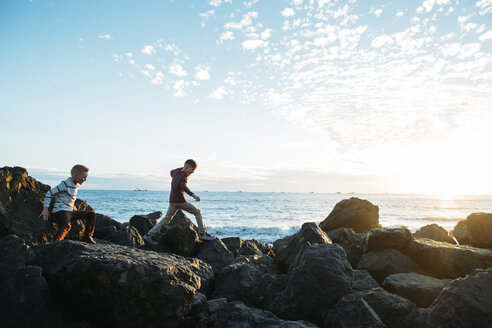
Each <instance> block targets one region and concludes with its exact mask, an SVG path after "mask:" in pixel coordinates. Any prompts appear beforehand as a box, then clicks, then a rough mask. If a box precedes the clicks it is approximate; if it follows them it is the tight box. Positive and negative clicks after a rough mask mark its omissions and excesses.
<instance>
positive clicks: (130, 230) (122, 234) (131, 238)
mask: <svg viewBox="0 0 492 328" xmlns="http://www.w3.org/2000/svg"><path fill="white" fill-rule="evenodd" d="M104 239H105V240H107V241H110V242H112V243H115V244H118V245H123V246H133V247H135V246H140V245H143V244H144V241H143V239H142V236H140V234H139V233H138V231H137V229H135V228H134V227H132V226H125V227H122V228H121V229H120V230H118V231H116V232H114V233H112V234H111V235H109V236H107V237H106V238H104Z"/></svg>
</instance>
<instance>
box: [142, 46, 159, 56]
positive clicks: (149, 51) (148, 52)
mask: <svg viewBox="0 0 492 328" xmlns="http://www.w3.org/2000/svg"><path fill="white" fill-rule="evenodd" d="M156 52H157V50H155V48H154V46H151V45H147V46H145V47H143V49H142V50H141V53H142V54H145V55H152V54H155V53H156Z"/></svg>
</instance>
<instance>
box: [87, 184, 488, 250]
mask: <svg viewBox="0 0 492 328" xmlns="http://www.w3.org/2000/svg"><path fill="white" fill-rule="evenodd" d="M196 194H197V195H198V196H200V197H201V201H200V202H195V201H194V200H193V199H191V198H190V199H188V200H189V201H190V200H191V201H193V203H194V204H195V205H197V206H198V207H199V208H200V209H201V210H202V214H203V220H204V223H205V225H206V227H207V229H208V232H209V233H211V234H213V235H216V236H217V237H220V238H224V237H230V236H239V237H241V238H242V239H253V238H254V239H257V240H259V241H262V242H266V243H272V242H273V241H275V240H277V239H279V238H282V237H285V236H287V235H291V234H294V233H296V232H297V231H298V230H299V229H300V227H301V225H302V224H303V223H305V222H316V223H319V222H321V221H322V220H324V219H325V218H326V217H327V216H328V214H330V212H331V210H332V209H333V207H334V206H335V204H336V203H338V202H339V201H341V200H343V199H347V198H350V197H358V198H361V199H366V200H368V201H370V202H371V203H372V204H374V205H377V206H379V223H380V224H381V225H382V226H385V227H398V226H405V227H407V228H408V229H410V230H411V231H412V232H414V231H416V230H418V229H419V228H421V227H423V226H425V225H428V224H432V223H437V224H439V225H440V226H442V227H443V228H445V229H446V230H448V231H450V230H453V228H454V226H455V225H456V223H457V222H458V221H459V220H463V219H465V218H466V217H467V216H468V215H470V214H471V213H475V212H487V213H492V196H455V197H440V196H437V195H393V194H338V193H337V194H323V193H307V194H306V193H259V192H258V193H257V192H206V191H203V192H196ZM77 196H78V198H80V199H83V200H86V201H87V202H88V203H89V205H91V206H92V207H93V208H94V209H95V210H96V211H97V212H99V213H102V214H105V215H107V216H109V217H111V218H113V219H115V220H117V221H119V222H127V221H129V220H130V218H131V217H132V216H133V215H135V214H148V213H151V212H155V211H162V212H164V213H165V212H166V210H167V207H168V199H169V192H168V191H129V190H84V189H79V192H78V195H77ZM187 216H188V217H189V218H190V219H191V220H192V221H193V222H195V221H194V217H193V215H191V214H188V215H187ZM195 223H196V222H195Z"/></svg>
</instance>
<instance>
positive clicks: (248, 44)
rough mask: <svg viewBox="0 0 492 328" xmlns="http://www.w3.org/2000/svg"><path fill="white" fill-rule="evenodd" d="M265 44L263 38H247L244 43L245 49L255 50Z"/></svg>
mask: <svg viewBox="0 0 492 328" xmlns="http://www.w3.org/2000/svg"><path fill="white" fill-rule="evenodd" d="M264 44H265V41H263V40H246V41H244V42H243V43H242V46H243V50H254V49H256V48H258V47H261V46H263V45H264Z"/></svg>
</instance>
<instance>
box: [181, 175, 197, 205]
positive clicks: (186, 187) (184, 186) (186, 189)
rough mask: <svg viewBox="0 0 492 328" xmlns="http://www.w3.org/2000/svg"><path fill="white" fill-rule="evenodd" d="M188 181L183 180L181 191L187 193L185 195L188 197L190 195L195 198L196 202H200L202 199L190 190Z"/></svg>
mask: <svg viewBox="0 0 492 328" xmlns="http://www.w3.org/2000/svg"><path fill="white" fill-rule="evenodd" d="M187 180H188V179H183V180H181V183H180V187H181V189H183V190H184V191H185V193H187V194H188V195H190V196H191V197H193V198H195V200H196V201H198V202H199V201H200V197H198V196H196V195H195V194H194V193H193V192H192V191H191V190H190V188H188V186H187V185H186V182H187Z"/></svg>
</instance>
